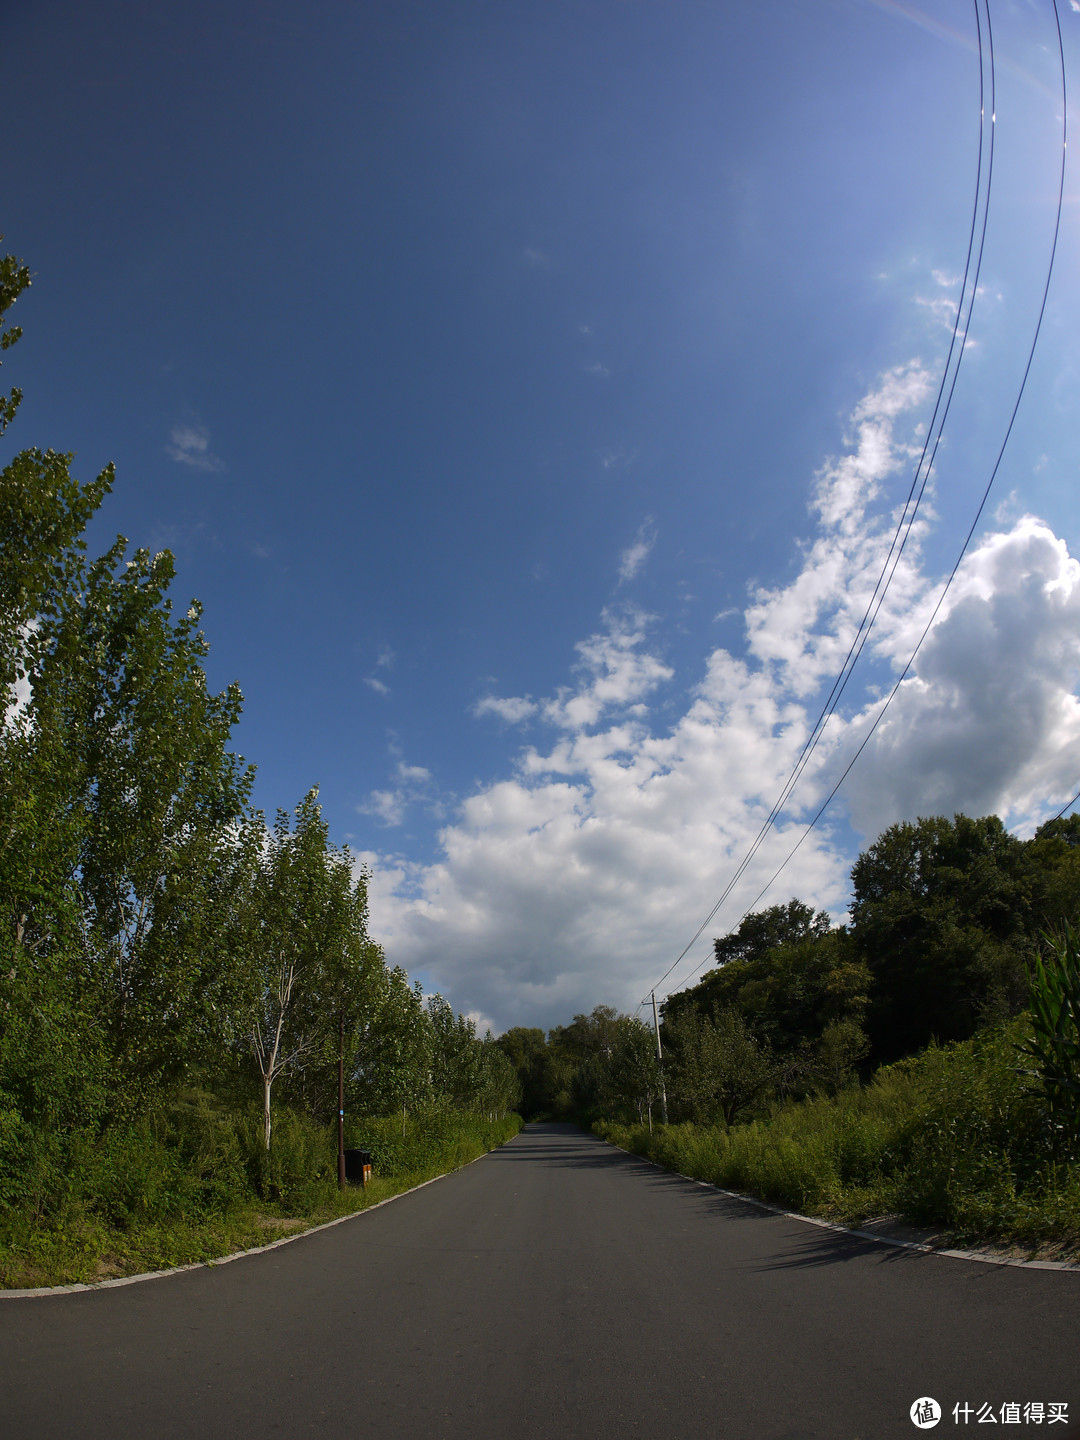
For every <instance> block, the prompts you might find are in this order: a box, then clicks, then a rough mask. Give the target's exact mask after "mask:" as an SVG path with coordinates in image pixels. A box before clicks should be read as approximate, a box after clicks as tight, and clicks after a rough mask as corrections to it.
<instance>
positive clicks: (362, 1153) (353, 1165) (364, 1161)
mask: <svg viewBox="0 0 1080 1440" xmlns="http://www.w3.org/2000/svg"><path fill="white" fill-rule="evenodd" d="M345 1179H346V1180H352V1181H354V1182H355V1181H359V1182H360V1184H361V1185H366V1184H367V1182H368V1181H369V1180H370V1179H371V1151H370V1150H346V1151H345Z"/></svg>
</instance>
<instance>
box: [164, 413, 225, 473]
mask: <svg viewBox="0 0 1080 1440" xmlns="http://www.w3.org/2000/svg"><path fill="white" fill-rule="evenodd" d="M165 450H166V453H167V454H168V455H169V456H171V458H172V459H173V460H179V461H180V463H181V464H182V465H191V466H192V467H193V468H194V469H196V470H212V471H214V472H216V473H219V474H220V472H221V471H223V470H224V469H225V464H224V461H222V460H220V459H219V458H218V456H217V455H215V454H214V452H213V451H212V450H211V449H210V434H209V431H208V430H207V429H206V426H205V425H198V424H196V425H174V426H173V428H172V430H171V432H170V434H169V443H168V444H167V445H166V447H165Z"/></svg>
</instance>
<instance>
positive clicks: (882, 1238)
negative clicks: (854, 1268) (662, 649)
mask: <svg viewBox="0 0 1080 1440" xmlns="http://www.w3.org/2000/svg"><path fill="white" fill-rule="evenodd" d="M599 1138H600V1137H599V1136H597V1139H599ZM604 1143H605V1145H610V1146H611V1148H612V1149H613V1150H622V1152H623V1154H624V1155H633V1157H634V1159H635V1160H643V1161H644V1162H645V1164H646V1165H652V1166H653V1167H654V1168H655V1169H657V1170H662V1171H663V1172H664V1174H665V1175H677V1176H678V1177H679V1179H680V1180H689V1182H690V1184H691V1185H700V1186H701V1187H702V1188H703V1189H705V1190H714V1191H715V1192H716V1194H717V1195H726V1196H727V1197H728V1198H729V1199H730V1200H741V1201H742V1202H743V1204H745V1205H756V1206H757V1208H758V1209H759V1210H768V1211H770V1212H771V1213H772V1214H773V1215H782V1216H783V1217H784V1219H785V1220H801V1221H802V1223H803V1224H804V1225H816V1226H817V1227H818V1229H819V1230H835V1231H836V1232H837V1234H839V1235H853V1236H855V1237H856V1238H858V1239H860V1240H873V1241H875V1243H876V1244H878V1245H892V1246H894V1247H895V1248H897V1249H899V1250H917V1251H918V1252H919V1253H920V1254H923V1255H945V1256H947V1257H948V1258H949V1259H950V1260H977V1261H978V1262H979V1263H980V1264H982V1265H1012V1266H1015V1267H1016V1268H1017V1269H1020V1270H1072V1271H1073V1272H1074V1273H1077V1274H1080V1265H1072V1264H1070V1263H1069V1262H1067V1261H1065V1260H1013V1259H1010V1258H1009V1257H1007V1256H1001V1255H984V1254H982V1253H981V1252H980V1251H978V1250H939V1249H938V1248H937V1247H936V1246H934V1245H923V1244H921V1243H920V1242H919V1241H917V1240H894V1239H892V1238H891V1236H888V1235H876V1234H875V1233H874V1232H873V1231H872V1230H853V1229H851V1227H850V1226H848V1225H837V1224H836V1223H835V1222H834V1221H832V1220H818V1219H817V1218H816V1217H815V1216H813V1215H799V1214H798V1213H797V1212H796V1211H794V1210H784V1209H782V1207H781V1206H779V1205H770V1204H769V1202H768V1201H767V1200H759V1199H758V1198H757V1196H756V1195H744V1194H742V1193H741V1192H740V1191H738V1190H724V1189H723V1188H722V1187H721V1186H719V1185H711V1184H710V1183H709V1181H708V1180H696V1179H695V1178H694V1176H693V1175H684V1174H683V1173H682V1171H681V1170H669V1169H668V1168H667V1166H666V1165H661V1164H660V1162H659V1161H658V1160H650V1159H649V1158H648V1156H647V1155H639V1154H638V1153H637V1152H636V1151H634V1150H627V1149H625V1148H624V1147H623V1146H622V1145H616V1144H615V1142H614V1140H605V1142H604Z"/></svg>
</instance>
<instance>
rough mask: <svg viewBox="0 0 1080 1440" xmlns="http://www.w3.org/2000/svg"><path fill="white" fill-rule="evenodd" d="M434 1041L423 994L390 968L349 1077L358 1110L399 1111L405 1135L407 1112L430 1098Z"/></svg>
mask: <svg viewBox="0 0 1080 1440" xmlns="http://www.w3.org/2000/svg"><path fill="white" fill-rule="evenodd" d="M433 1041H434V1037H433V1035H432V1026H431V1018H430V1016H429V1015H428V1011H427V1008H426V1007H425V1005H424V995H423V990H422V989H421V987H420V984H419V983H417V984H415V985H410V984H409V977H408V975H406V973H405V971H404V970H402V969H401V967H400V966H399V965H395V966H394V968H393V969H392V970H390V971H389V972H388V974H387V976H386V985H385V989H384V991H383V997H382V1006H381V1009H380V1011H379V1013H378V1016H377V1018H376V1021H375V1023H374V1024H373V1026H372V1028H371V1030H370V1031H369V1033H368V1036H367V1039H366V1043H365V1044H364V1046H363V1050H362V1053H361V1055H360V1058H359V1061H358V1064H357V1068H356V1071H355V1073H354V1094H355V1096H356V1102H357V1106H358V1108H359V1109H360V1110H362V1111H364V1112H366V1113H368V1114H375V1115H387V1114H389V1113H390V1112H391V1111H394V1110H400V1111H401V1129H402V1134H404V1132H405V1120H406V1116H407V1114H408V1112H409V1110H415V1109H417V1108H419V1107H420V1106H422V1105H424V1104H425V1103H426V1102H427V1101H429V1100H430V1099H431V1095H432V1085H431V1066H432V1048H433Z"/></svg>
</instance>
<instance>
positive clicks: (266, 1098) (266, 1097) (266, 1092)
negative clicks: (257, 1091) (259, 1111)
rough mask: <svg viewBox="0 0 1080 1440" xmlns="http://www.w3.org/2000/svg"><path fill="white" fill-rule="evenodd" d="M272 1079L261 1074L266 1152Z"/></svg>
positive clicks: (268, 1137)
mask: <svg viewBox="0 0 1080 1440" xmlns="http://www.w3.org/2000/svg"><path fill="white" fill-rule="evenodd" d="M271 1084H272V1081H271V1080H270V1079H269V1078H268V1077H267V1076H265V1075H264V1076H263V1139H264V1141H265V1142H266V1150H267V1154H269V1152H270V1086H271Z"/></svg>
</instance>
